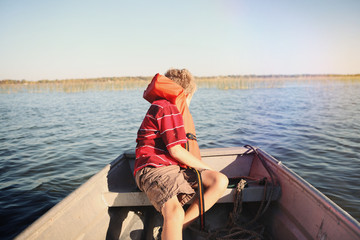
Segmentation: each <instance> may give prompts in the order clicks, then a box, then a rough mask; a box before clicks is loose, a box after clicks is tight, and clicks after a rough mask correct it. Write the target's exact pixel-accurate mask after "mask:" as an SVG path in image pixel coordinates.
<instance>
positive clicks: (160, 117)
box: [134, 99, 187, 174]
mask: <svg viewBox="0 0 360 240" xmlns="http://www.w3.org/2000/svg"><path fill="white" fill-rule="evenodd" d="M136 142H137V146H136V151H135V153H136V161H135V169H134V174H136V172H137V171H139V170H140V169H141V168H143V167H146V166H153V167H161V166H168V165H180V163H179V162H178V161H177V160H175V159H174V158H172V157H171V155H170V154H169V152H168V149H169V148H171V147H173V146H175V145H178V144H185V143H186V142H187V138H186V134H185V128H184V121H183V118H182V115H181V113H180V112H179V110H178V109H177V107H176V105H174V104H172V103H170V102H169V101H167V100H165V99H160V100H156V101H154V102H153V103H152V104H151V106H150V108H149V110H148V112H147V113H146V116H145V118H144V120H143V122H142V124H141V126H140V129H139V131H138V133H137V139H136Z"/></svg>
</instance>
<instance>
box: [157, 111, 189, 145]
mask: <svg viewBox="0 0 360 240" xmlns="http://www.w3.org/2000/svg"><path fill="white" fill-rule="evenodd" d="M156 119H157V121H158V126H159V130H160V136H161V138H162V140H163V142H164V144H165V146H166V148H167V149H169V148H171V147H173V146H175V145H178V144H184V143H186V141H187V139H186V134H185V128H184V121H183V118H182V115H181V113H180V112H179V110H178V109H177V107H176V106H175V105H167V106H164V108H162V111H159V112H158V114H157V116H156Z"/></svg>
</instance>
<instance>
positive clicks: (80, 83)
mask: <svg viewBox="0 0 360 240" xmlns="http://www.w3.org/2000/svg"><path fill="white" fill-rule="evenodd" d="M151 79H152V77H141V76H140V77H102V78H86V79H64V80H39V81H26V80H2V81H0V93H17V92H29V93H37V92H68V93H73V92H85V91H121V90H126V89H144V88H145V87H146V86H147V85H148V84H149V82H150V81H151ZM195 81H196V82H197V85H198V87H199V88H217V89H224V90H226V89H251V88H279V87H282V86H284V85H285V84H286V83H288V82H292V81H296V82H300V81H319V83H326V82H328V81H342V82H345V81H346V82H349V83H351V82H359V81H360V74H349V75H338V74H323V75H313V74H302V75H228V76H212V77H195Z"/></svg>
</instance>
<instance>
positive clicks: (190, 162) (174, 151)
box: [168, 144, 213, 170]
mask: <svg viewBox="0 0 360 240" xmlns="http://www.w3.org/2000/svg"><path fill="white" fill-rule="evenodd" d="M168 151H169V153H170V155H171V156H172V157H173V158H175V159H176V160H177V161H179V162H180V163H182V164H185V165H187V166H189V167H192V168H195V169H210V170H213V169H212V168H211V167H210V166H209V165H207V164H205V163H204V162H203V161H201V160H199V159H198V158H196V157H195V156H194V155H192V154H191V153H190V152H188V151H187V150H186V149H185V148H183V147H182V146H181V145H179V144H178V145H175V146H173V147H171V148H170V149H168Z"/></svg>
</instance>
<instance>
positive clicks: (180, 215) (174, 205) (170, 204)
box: [161, 198, 185, 222]
mask: <svg viewBox="0 0 360 240" xmlns="http://www.w3.org/2000/svg"><path fill="white" fill-rule="evenodd" d="M161 213H162V215H163V217H164V219H165V220H167V221H171V220H174V221H179V222H183V221H184V218H185V212H184V209H183V208H182V206H181V204H180V202H179V201H178V200H177V198H176V200H175V199H170V200H169V201H167V202H166V203H165V204H164V206H163V207H162V209H161Z"/></svg>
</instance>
